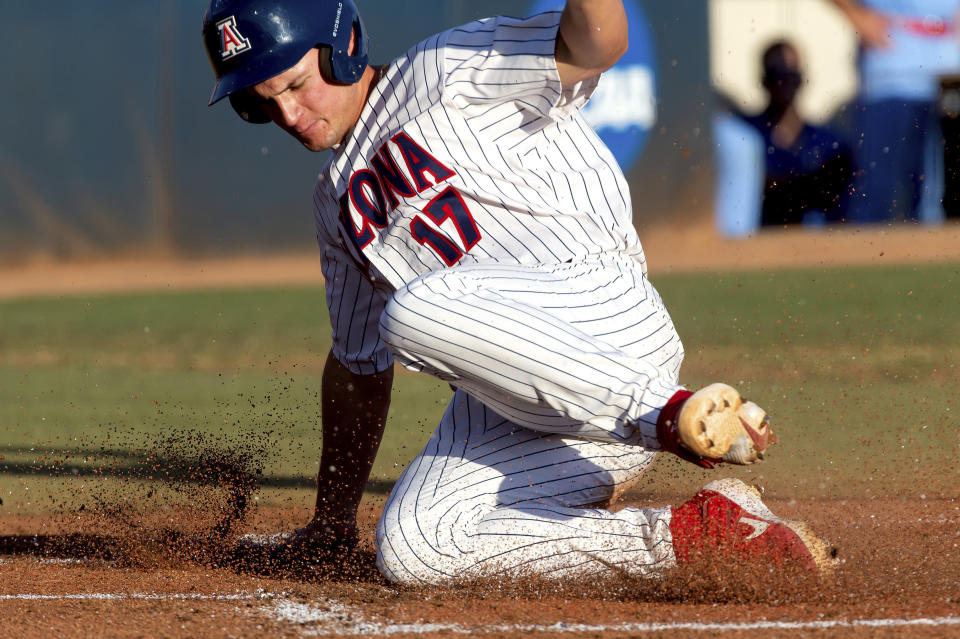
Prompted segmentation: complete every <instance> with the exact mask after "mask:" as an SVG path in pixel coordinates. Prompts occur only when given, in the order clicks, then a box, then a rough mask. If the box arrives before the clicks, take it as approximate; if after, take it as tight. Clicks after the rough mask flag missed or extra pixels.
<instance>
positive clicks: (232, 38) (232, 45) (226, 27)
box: [217, 16, 250, 60]
mask: <svg viewBox="0 0 960 639" xmlns="http://www.w3.org/2000/svg"><path fill="white" fill-rule="evenodd" d="M217 29H218V30H219V31H220V57H221V58H222V59H223V60H228V59H230V58H232V57H233V56H235V55H237V54H238V53H243V52H244V51H246V50H248V49H249V48H250V41H249V40H247V39H246V38H244V37H243V35H242V34H241V33H240V32H239V31H238V30H237V21H236V19H235V18H234V17H233V16H230V17H229V18H225V19H223V20H221V21H220V22H218V23H217Z"/></svg>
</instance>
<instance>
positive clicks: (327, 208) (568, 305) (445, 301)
mask: <svg viewBox="0 0 960 639" xmlns="http://www.w3.org/2000/svg"><path fill="white" fill-rule="evenodd" d="M626 34H627V25H626V17H625V13H624V9H623V5H622V3H621V2H620V0H570V1H569V2H567V5H566V7H565V8H564V9H563V10H562V11H551V12H547V13H542V14H539V15H534V16H532V17H529V18H526V19H515V18H507V17H494V18H489V19H486V20H479V21H476V22H473V23H470V24H467V25H464V26H462V27H458V28H455V29H450V30H448V31H444V32H443V33H440V34H437V35H435V36H433V37H431V38H429V39H427V40H425V41H423V42H420V43H419V44H417V45H415V46H414V47H412V48H411V49H410V50H409V51H408V52H407V53H406V54H405V55H403V56H401V57H399V58H397V59H396V60H394V61H393V62H392V63H390V64H388V65H385V66H370V65H369V64H368V60H367V35H366V33H365V31H364V27H363V23H362V22H361V20H360V16H359V14H358V13H357V10H356V8H355V6H354V5H353V3H352V2H351V1H350V0H272V1H264V0H259V1H254V0H213V2H212V3H211V5H210V7H209V10H208V12H207V14H206V16H205V18H204V23H203V35H204V42H205V44H206V48H207V52H208V54H209V57H210V60H211V62H212V64H213V68H214V72H215V75H216V87H215V89H214V91H213V95H212V97H211V100H210V103H211V104H213V103H214V102H217V101H218V100H221V99H222V98H225V97H227V98H229V100H230V102H231V104H232V106H233V108H234V109H235V110H236V111H237V112H238V113H239V114H240V115H241V116H242V117H243V118H244V119H246V120H248V121H250V122H256V123H265V122H270V121H272V122H274V123H275V124H277V125H278V126H280V127H281V128H282V129H283V130H285V131H286V132H288V133H289V134H290V135H292V136H293V137H295V138H296V139H297V140H299V141H300V142H301V143H302V144H303V145H304V146H305V147H307V148H308V149H310V150H312V151H321V150H326V149H331V150H332V156H331V157H330V159H329V161H328V162H327V163H326V165H325V166H324V167H323V169H322V171H321V173H320V175H319V177H318V179H317V184H316V188H315V190H314V193H313V203H314V214H315V221H316V229H317V238H318V240H319V243H320V249H321V252H322V269H323V274H324V277H325V279H326V286H327V288H326V295H327V304H328V307H329V311H330V322H331V325H332V327H333V346H332V349H331V352H330V355H329V357H328V359H327V364H326V368H325V369H324V373H323V382H322V384H323V389H322V404H323V406H322V409H323V410H322V415H323V426H322V428H323V451H322V454H321V459H320V472H319V476H318V494H317V503H316V510H315V514H314V517H313V520H312V521H311V522H310V523H309V524H308V525H307V526H306V527H305V528H303V529H301V530H299V531H297V533H295V534H294V535H293V537H292V540H291V541H290V543H291V544H294V545H299V546H301V547H304V546H309V545H311V544H314V545H316V546H317V547H324V548H330V547H336V546H337V545H338V544H339V545H342V546H349V545H351V544H352V543H354V542H355V540H356V537H357V525H356V512H357V507H358V505H359V502H360V498H361V495H362V492H363V488H364V484H365V482H366V480H367V478H368V476H369V473H370V468H371V466H372V463H373V459H374V456H375V455H376V452H377V448H378V446H379V443H380V440H381V436H382V434H383V429H384V424H385V421H386V416H387V409H388V406H389V402H390V390H391V383H392V378H393V372H392V371H393V363H394V361H398V362H400V363H401V364H402V365H403V366H405V367H407V368H409V369H412V370H416V371H423V372H426V373H429V374H431V375H434V376H436V377H438V378H440V379H442V380H445V381H447V382H449V384H450V385H451V386H452V387H453V388H454V389H455V391H454V393H453V398H452V399H451V401H450V404H449V406H448V407H447V410H446V413H445V414H444V416H443V418H442V420H441V421H440V424H439V425H438V426H437V429H436V431H435V432H434V433H433V436H432V437H431V438H430V440H429V441H428V442H427V444H426V446H425V448H424V449H423V451H422V452H421V453H420V454H419V455H418V456H417V457H416V458H415V459H414V460H413V461H412V462H411V463H410V465H409V466H408V467H407V468H406V470H405V471H404V473H403V474H402V475H401V477H400V479H399V481H398V482H397V484H396V486H395V487H394V489H393V492H392V493H391V495H390V498H389V500H388V501H387V504H386V506H385V507H384V512H383V515H382V517H381V519H380V522H379V524H378V526H377V532H376V546H377V564H378V566H379V568H380V570H381V571H382V573H383V575H384V576H385V577H386V578H387V579H389V580H391V581H394V582H399V583H448V582H451V581H454V580H458V579H465V578H472V577H481V576H484V577H489V576H506V577H514V576H518V575H520V574H534V575H541V576H546V577H561V576H569V575H590V574H601V573H604V572H607V571H611V570H622V571H626V572H628V573H631V574H638V575H649V574H656V573H657V571H659V570H662V569H663V568H665V567H669V566H672V565H674V564H675V563H676V562H678V561H680V562H682V561H685V560H687V559H688V558H690V557H691V556H693V555H695V554H696V552H697V551H698V550H699V549H706V548H713V547H718V546H722V547H723V548H726V549H728V550H729V551H730V552H732V553H735V554H737V555H741V556H753V557H756V558H759V559H760V560H762V561H765V562H774V563H780V562H786V561H799V562H801V563H802V564H804V565H808V566H810V567H811V568H812V569H814V570H822V569H824V568H826V567H828V566H829V564H830V563H831V558H830V557H829V553H828V547H827V545H826V544H825V543H824V542H823V541H821V540H820V539H818V538H817V537H816V536H815V535H814V534H813V533H812V532H811V531H810V530H809V528H808V527H807V526H806V525H805V524H803V523H800V522H794V521H788V520H783V519H780V518H778V517H776V516H775V515H773V514H772V513H771V512H770V511H769V510H768V509H767V508H766V507H765V506H764V505H763V503H762V502H761V501H760V499H759V496H758V494H757V493H756V491H755V490H753V489H751V488H748V487H747V486H746V485H745V484H743V483H742V482H739V481H738V480H732V479H721V480H719V481H714V482H712V483H710V484H708V485H707V486H706V487H705V488H704V489H703V490H701V491H700V492H699V493H698V494H697V495H696V496H695V497H693V498H692V499H691V500H690V501H688V502H686V503H685V504H683V505H681V506H679V507H675V508H640V509H638V508H624V509H622V510H620V511H619V512H612V511H610V510H605V509H602V508H599V507H598V506H603V505H609V504H610V503H611V502H612V501H613V500H614V499H615V498H616V497H618V496H619V494H620V493H622V491H623V490H624V489H625V487H627V486H629V485H632V484H634V483H636V482H637V481H638V480H639V479H641V476H642V474H643V472H644V470H645V469H646V468H647V467H648V466H649V465H650V463H651V461H652V460H653V458H654V456H655V455H656V453H657V452H659V451H668V452H671V453H673V454H676V455H679V456H680V457H682V458H683V459H686V460H688V461H691V462H693V463H697V464H700V465H702V466H705V467H708V468H709V467H713V466H714V465H716V464H719V463H721V462H728V463H734V464H751V463H754V462H756V461H758V460H760V459H761V458H762V456H763V452H764V451H765V449H766V448H767V446H768V445H769V444H770V443H771V441H772V440H771V438H770V427H769V422H768V420H767V419H766V414H765V413H764V411H763V410H762V409H760V408H759V407H758V406H757V405H756V404H754V403H752V402H747V401H744V400H743V399H742V398H741V396H740V394H739V393H738V392H737V391H736V390H735V389H733V388H731V387H730V386H727V385H725V384H712V385H710V386H707V387H706V388H703V389H700V390H699V391H697V392H695V393H691V392H690V391H688V390H686V389H685V388H684V387H682V386H680V385H679V384H678V373H679V370H680V364H681V362H682V359H683V347H682V346H681V343H680V338H679V336H678V335H677V333H676V330H675V329H674V326H673V323H672V321H671V319H670V316H669V314H668V313H667V309H666V308H665V307H664V305H663V302H662V301H661V299H660V296H659V295H658V294H657V291H656V290H655V289H654V287H653V285H652V284H651V283H650V281H649V280H648V279H647V269H646V262H645V259H644V255H643V250H642V249H641V246H640V241H639V239H638V237H637V233H636V231H635V229H634V227H633V224H632V206H631V202H630V194H629V190H628V187H627V183H626V181H625V179H624V176H623V174H622V172H621V171H620V169H619V168H618V166H617V163H616V161H615V160H614V158H613V156H612V155H611V153H610V152H609V151H608V149H607V148H605V147H604V145H603V144H602V143H601V141H600V139H599V138H598V137H597V135H595V134H594V132H593V131H592V130H591V129H590V127H589V126H588V125H587V124H586V123H585V121H584V120H583V118H582V117H581V115H580V109H581V107H583V105H584V104H585V103H586V102H587V100H588V99H589V98H590V95H591V94H592V92H593V91H594V89H595V88H596V86H597V82H598V79H599V75H600V73H601V72H602V71H604V70H605V69H607V68H609V67H610V66H611V65H613V64H614V62H615V61H616V60H617V59H618V58H619V57H620V56H621V55H622V54H623V52H624V51H625V50H626V47H627V36H626Z"/></svg>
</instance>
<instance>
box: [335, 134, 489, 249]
mask: <svg viewBox="0 0 960 639" xmlns="http://www.w3.org/2000/svg"><path fill="white" fill-rule="evenodd" d="M388 144H392V146H394V147H395V148H396V149H397V151H399V153H400V157H401V158H403V167H401V166H400V165H399V164H398V163H397V162H396V160H394V157H393V155H392V154H391V153H390V149H389V148H388ZM370 165H371V166H370V168H364V169H359V170H357V171H354V173H353V174H352V175H351V176H350V182H349V184H348V186H347V190H346V191H345V192H344V194H343V195H342V196H341V197H340V226H341V228H342V229H343V230H344V232H345V234H346V236H347V238H348V239H349V240H350V242H351V243H352V244H353V245H354V246H355V247H356V249H357V252H358V253H362V250H363V248H364V247H365V246H367V245H368V244H370V242H372V241H373V239H374V238H375V237H376V230H375V229H382V228H386V226H387V214H388V213H389V212H390V211H392V210H393V209H395V208H396V207H397V205H398V204H400V198H411V197H414V196H415V195H417V194H418V193H422V192H423V191H425V190H427V189H429V188H432V187H434V186H436V185H438V184H440V183H442V182H445V181H446V180H449V179H450V178H451V177H453V176H455V175H456V173H455V172H454V171H453V170H451V169H450V168H448V167H447V166H446V165H444V164H443V162H441V161H440V160H438V159H437V158H436V157H434V156H433V155H431V154H430V153H429V152H428V151H427V150H426V149H424V148H423V147H422V146H420V145H419V144H417V143H416V142H415V141H414V140H413V138H411V137H410V136H409V135H408V134H407V133H406V132H403V131H401V132H400V133H398V134H396V135H395V136H393V137H392V138H391V139H390V142H389V143H384V144H383V146H381V147H380V148H379V149H378V150H377V153H376V155H374V157H373V158H372V159H371V161H370ZM421 213H422V215H416V216H414V218H413V220H412V221H411V222H410V232H411V234H412V235H413V237H414V239H416V240H417V242H419V243H420V244H421V245H425V246H429V247H430V248H431V249H433V250H434V251H435V252H436V253H437V255H439V256H440V258H441V259H442V260H443V261H444V263H445V264H446V265H447V266H453V265H454V264H456V263H457V262H458V261H459V260H460V258H461V257H463V255H464V253H466V252H468V251H469V250H470V249H471V248H473V247H474V246H475V245H476V244H477V242H479V241H480V231H479V229H478V228H477V225H476V222H474V220H473V215H471V213H470V209H469V208H468V207H467V204H466V202H464V200H463V198H462V197H461V196H460V193H459V192H458V191H457V189H455V188H454V187H452V186H450V187H447V188H446V189H444V190H443V191H441V192H440V194H439V195H437V196H436V197H434V198H433V199H432V200H430V201H429V202H428V203H427V204H426V205H425V206H424V207H423V208H422V210H421ZM358 220H359V223H358ZM448 222H449V224H450V225H451V226H452V227H453V229H454V230H455V231H456V232H457V236H459V238H460V244H459V245H457V244H456V243H454V242H453V241H451V240H450V239H448V237H447V236H446V235H444V234H443V233H441V232H440V230H439V229H440V228H441V227H442V226H443V225H444V224H445V223H448ZM431 223H432V224H431Z"/></svg>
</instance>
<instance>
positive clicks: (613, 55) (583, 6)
mask: <svg viewBox="0 0 960 639" xmlns="http://www.w3.org/2000/svg"><path fill="white" fill-rule="evenodd" d="M627 44H628V41H627V14H626V11H625V10H624V8H623V2H622V1H621V0H567V4H566V6H565V7H564V9H563V15H562V16H561V18H560V28H559V30H558V31H557V45H556V50H555V55H556V59H557V70H558V71H559V73H560V82H561V83H562V84H563V86H565V87H566V86H572V85H574V84H576V83H577V82H582V81H584V80H587V79H589V78H592V77H593V76H595V75H599V74H601V73H603V72H604V71H606V70H607V69H609V68H610V67H612V66H613V65H614V64H615V63H616V62H617V60H619V59H620V56H622V55H623V54H624V53H625V52H626V50H627Z"/></svg>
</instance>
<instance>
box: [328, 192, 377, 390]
mask: <svg viewBox="0 0 960 639" xmlns="http://www.w3.org/2000/svg"><path fill="white" fill-rule="evenodd" d="M329 206H336V205H335V203H333V201H332V200H330V201H328V199H327V198H325V197H324V195H323V193H322V192H321V189H319V188H318V189H317V190H316V191H315V193H314V218H315V221H316V227H317V241H318V243H319V244H320V250H321V254H322V258H323V261H322V263H321V268H322V271H323V278H324V284H325V288H326V296H327V308H328V310H329V311H330V328H331V333H332V336H331V337H332V342H333V343H332V350H333V356H334V357H336V358H337V360H339V361H340V363H341V364H343V365H344V366H346V367H347V369H349V370H350V371H351V372H352V373H355V374H357V375H372V374H374V373H380V372H383V371H384V370H386V369H388V368H390V366H392V365H393V354H392V353H391V352H390V351H389V350H388V349H387V346H386V344H384V342H383V340H381V339H380V315H381V314H382V313H383V309H384V307H385V306H386V303H387V297H388V296H387V293H386V291H384V290H382V289H380V288H377V287H376V286H375V285H374V284H373V282H372V281H371V280H370V278H369V277H367V274H366V272H365V271H364V269H363V267H362V266H361V265H360V264H358V263H357V261H356V259H355V258H354V257H353V256H352V255H351V254H350V253H348V252H347V251H346V249H344V248H343V245H342V243H341V242H340V240H339V235H338V234H337V232H336V230H335V228H336V227H335V224H336V219H337V218H336V213H334V214H333V215H332V217H331V215H330V214H329V209H328V208H327V207H329ZM333 210H336V209H333Z"/></svg>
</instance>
